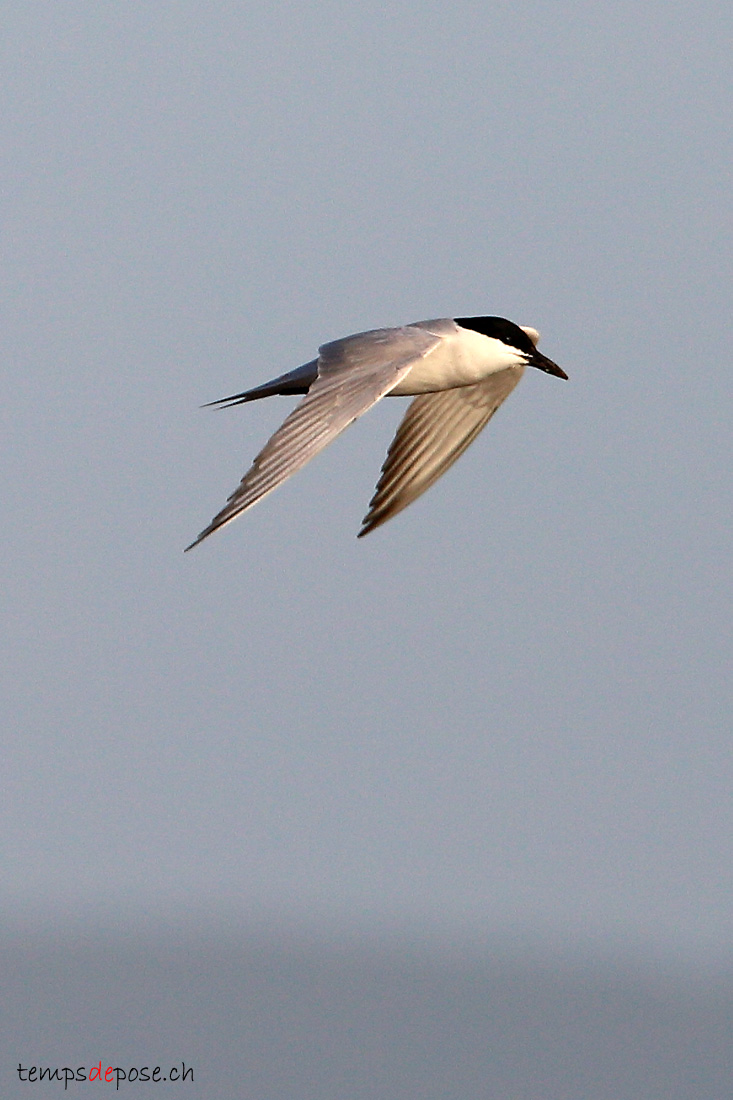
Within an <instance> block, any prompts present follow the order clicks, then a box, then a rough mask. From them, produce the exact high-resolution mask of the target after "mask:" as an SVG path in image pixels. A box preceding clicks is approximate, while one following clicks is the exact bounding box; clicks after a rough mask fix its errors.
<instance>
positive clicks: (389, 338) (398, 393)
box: [186, 317, 567, 550]
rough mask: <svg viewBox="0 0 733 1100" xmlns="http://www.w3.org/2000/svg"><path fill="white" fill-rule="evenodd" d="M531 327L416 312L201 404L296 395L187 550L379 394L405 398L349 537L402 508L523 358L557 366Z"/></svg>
mask: <svg viewBox="0 0 733 1100" xmlns="http://www.w3.org/2000/svg"><path fill="white" fill-rule="evenodd" d="M538 340H539V333H538V332H537V331H536V330H535V329H533V328H523V327H521V326H520V325H515V324H514V323H513V322H512V321H507V320H506V319H505V318H504V317H456V318H441V319H440V320H436V321H416V322H415V323H414V324H411V325H404V326H402V327H401V328H379V329H373V330H372V331H370V332H359V333H356V335H354V336H346V337H344V338H343V339H342V340H334V341H333V342H332V343H329V344H324V345H323V346H322V347H321V348H319V353H318V358H317V359H313V360H312V361H311V362H310V363H305V364H304V366H302V367H298V368H297V369H296V370H292V371H289V372H288V373H287V374H282V375H280V377H279V378H275V379H273V380H272V382H265V383H264V385H262V386H255V387H254V389H251V390H245V391H244V393H236V394H234V395H233V396H232V397H224V398H222V399H221V400H220V401H212V402H210V404H212V405H218V406H219V407H220V408H228V407H229V406H231V405H239V404H243V403H244V402H247V401H257V400H259V398H261V397H271V396H272V395H273V394H300V393H303V394H305V397H304V398H303V400H302V401H301V402H300V403H299V404H298V405H296V407H295V408H294V409H293V411H292V412H291V413H290V415H289V416H288V417H287V418H286V419H285V421H284V422H283V423H282V424H281V425H280V427H279V428H278V429H277V431H276V432H275V434H274V435H273V436H272V437H271V438H270V440H269V441H268V442H267V443H266V444H265V446H264V447H263V448H262V450H261V451H260V453H259V454H258V455H257V457H256V458H255V460H254V462H253V463H252V465H251V467H250V469H249V470H248V471H247V473H246V474H245V475H244V477H243V478H242V480H241V482H240V484H239V486H238V487H237V488H236V489H235V491H234V492H233V493H232V495H231V496H230V497H229V499H228V501H227V503H226V505H225V506H224V507H223V508H222V510H221V511H220V512H219V513H218V514H217V515H216V516H214V518H213V519H212V521H211V523H210V524H209V525H208V527H205V528H204V530H203V531H202V532H201V534H200V535H199V536H198V538H196V539H194V541H193V542H192V543H191V545H190V546H187V547H186V550H191V549H193V547H194V546H198V544H199V543H200V542H202V541H203V539H205V538H207V537H208V536H209V535H211V534H212V533H213V532H214V531H216V530H218V529H219V528H220V527H223V526H224V524H225V523H229V521H230V520H232V519H234V518H235V517H236V516H238V515H240V514H241V513H242V512H246V510H247V509H248V508H251V507H252V505H253V504H256V503H257V501H259V500H262V498H263V497H265V496H267V494H268V493H271V492H272V490H273V489H276V488H277V486H278V485H280V484H282V482H283V481H285V480H286V479H287V478H289V477H290V475H291V474H294V473H295V472H296V470H299V469H300V468H301V467H302V466H305V464H306V462H309V461H310V459H311V458H313V457H314V455H317V454H318V452H319V451H322V450H323V448H324V447H326V446H327V445H328V444H329V443H330V442H331V441H332V440H333V439H335V438H336V436H337V435H339V434H340V433H341V432H342V431H343V430H344V428H347V427H348V426H349V424H351V423H352V422H353V421H354V420H356V418H357V417H359V416H361V415H362V413H365V412H366V411H367V409H370V408H371V407H372V405H375V404H376V403H377V401H379V400H380V399H381V398H382V397H388V396H389V397H403V396H408V397H414V400H413V401H412V402H411V403H410V405H409V407H408V409H407V412H406V413H405V416H404V418H403V420H402V422H401V424H400V426H399V427H398V429H397V434H396V435H395V437H394V439H393V440H392V443H391V444H390V447H389V450H388V451H387V457H386V459H385V461H384V465H383V466H382V472H381V476H380V478H379V481H378V483H377V488H376V490H375V492H374V496H373V497H372V499H371V502H370V504H369V511H368V512H367V514H366V516H365V517H364V520H363V522H362V527H361V530H360V531H359V535H358V537H359V538H361V536H362V535H366V534H368V533H369V531H373V530H374V528H375V527H379V525H380V524H382V523H384V522H385V521H386V520H388V519H391V517H392V516H394V515H396V514H397V513H398V512H401V511H402V509H403V508H406V507H407V505H408V504H411V503H412V502H413V500H416V499H417V498H418V497H419V496H420V495H421V494H422V493H424V492H425V490H426V489H429V488H430V486H431V485H432V484H433V483H434V482H435V481H437V479H438V478H439V477H440V476H441V474H444V473H445V471H446V470H447V469H448V468H449V467H450V466H452V465H453V463H454V462H455V461H456V459H457V458H460V456H461V455H462V454H463V452H464V451H465V450H466V447H468V445H469V443H472V442H473V440H474V439H475V438H476V436H477V435H478V434H479V432H480V431H481V429H482V428H484V427H485V426H486V424H487V423H488V421H489V420H490V419H491V417H492V416H493V415H494V413H495V412H496V410H497V409H498V408H499V405H501V403H502V401H504V400H505V398H507V397H508V396H509V394H510V393H511V392H512V390H513V389H514V387H515V386H516V384H517V382H518V381H519V379H520V378H521V377H522V374H523V373H524V368H525V367H528V366H529V367H538V368H539V370H542V371H545V372H546V373H547V374H554V375H555V376H556V377H557V378H567V374H565V371H564V370H562V369H561V368H560V367H558V365H557V363H553V361H552V360H551V359H548V358H547V356H545V355H543V354H542V352H540V351H538V350H537V342H538Z"/></svg>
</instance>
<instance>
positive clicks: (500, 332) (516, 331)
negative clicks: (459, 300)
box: [453, 317, 567, 378]
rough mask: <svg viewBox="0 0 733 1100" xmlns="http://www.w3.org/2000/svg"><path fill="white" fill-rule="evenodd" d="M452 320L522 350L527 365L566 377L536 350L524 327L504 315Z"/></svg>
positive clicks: (462, 326) (561, 370) (550, 360)
mask: <svg viewBox="0 0 733 1100" xmlns="http://www.w3.org/2000/svg"><path fill="white" fill-rule="evenodd" d="M453 320H454V321H455V323H456V324H457V325H460V326H461V328H469V329H472V330H473V332H480V333H481V335H482V336H490V337H491V338H492V339H493V340H501V342H502V343H503V344H508V345H509V347H512V348H517V350H518V351H522V352H524V354H525V355H526V356H527V365H528V366H530V367H537V368H538V370H542V371H545V373H546V374H554V375H555V376H556V377H557V378H567V374H566V373H565V371H564V370H563V369H562V367H558V365H557V363H553V361H552V359H548V358H547V356H546V355H543V354H542V352H541V351H538V350H537V348H536V347H535V345H534V343H533V342H532V340H531V339H530V337H529V336H528V335H527V333H526V332H525V331H524V329H522V328H520V327H519V325H515V324H514V322H513V321H509V320H507V318H506V317H454V318H453Z"/></svg>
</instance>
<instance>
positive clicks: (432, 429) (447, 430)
mask: <svg viewBox="0 0 733 1100" xmlns="http://www.w3.org/2000/svg"><path fill="white" fill-rule="evenodd" d="M523 373H524V367H509V368H508V369H507V370H503V371H499V372H498V373H496V374H492V375H490V376H489V377H488V378H486V379H484V380H483V381H482V382H478V383H476V385H474V386H460V387H458V388H457V389H453V390H442V391H441V392H439V393H425V394H421V395H420V396H419V397H416V398H415V399H414V400H413V401H412V402H411V403H410V407H409V408H408V410H407V412H406V413H405V416H404V418H403V420H402V422H401V424H400V426H399V428H398V429H397V434H396V435H395V437H394V439H393V440H392V443H391V444H390V447H389V450H388V452H387V457H386V459H385V462H384V465H383V466H382V473H381V476H380V478H379V482H378V483H377V488H376V490H375V493H374V496H373V497H372V499H371V501H370V503H369V511H368V512H367V514H366V516H365V517H364V520H363V522H362V528H361V531H360V532H359V537H360V538H361V536H362V535H366V534H368V532H369V531H372V530H373V529H374V528H375V527H379V525H380V524H381V523H385V522H386V520H388V519H391V517H392V516H395V515H397V513H398V512H401V511H402V509H403V508H406V507H407V505H408V504H412V502H413V500H417V498H418V497H419V496H420V495H421V494H422V493H424V492H425V490H426V489H429V488H430V486H431V485H432V484H434V482H436V481H437V480H438V478H439V477H440V476H441V474H444V473H445V471H446V470H447V469H448V468H449V467H450V466H452V465H453V463H454V462H455V461H456V459H457V458H460V456H461V455H462V454H463V452H464V451H465V450H466V447H468V445H469V444H470V443H472V442H473V440H474V439H475V438H476V436H477V435H478V434H479V432H480V431H481V429H482V428H484V427H486V424H487V423H488V421H489V420H490V419H491V417H492V416H493V415H494V413H495V412H496V410H497V409H498V408H499V405H501V403H502V401H504V400H505V399H506V398H507V397H508V396H509V394H510V393H511V392H512V390H513V389H514V387H515V386H516V384H517V382H518V381H519V379H520V378H521V377H522V374H523Z"/></svg>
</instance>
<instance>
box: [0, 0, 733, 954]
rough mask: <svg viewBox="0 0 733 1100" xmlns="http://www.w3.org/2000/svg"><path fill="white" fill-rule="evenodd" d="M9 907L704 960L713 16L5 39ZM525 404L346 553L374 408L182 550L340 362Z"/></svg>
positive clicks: (726, 432) (726, 897)
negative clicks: (473, 356)
mask: <svg viewBox="0 0 733 1100" xmlns="http://www.w3.org/2000/svg"><path fill="white" fill-rule="evenodd" d="M4 25H5V29H4V35H3V38H4V43H3V46H2V50H3V57H2V72H3V82H4V86H5V107H4V109H3V112H2V123H1V125H2V131H3V139H2V141H3V148H4V152H5V171H4V178H5V183H4V187H3V200H2V201H3V210H4V213H3V216H2V226H3V255H4V263H3V279H4V287H3V292H2V299H3V312H4V322H3V330H4V341H5V362H6V364H7V367H6V378H7V389H6V396H5V399H4V401H3V403H2V420H3V437H4V439H5V448H4V468H5V476H4V487H5V490H4V497H5V508H4V511H5V522H4V524H3V531H4V535H3V544H4V573H5V584H4V586H3V597H2V601H3V621H4V622H5V624H6V628H5V630H4V631H3V638H2V647H3V654H2V665H3V670H4V671H3V680H4V683H3V686H2V694H3V699H4V703H3V711H4V713H5V722H4V723H3V725H4V728H5V732H4V734H3V740H4V745H3V761H4V764H3V770H4V776H5V784H4V786H5V794H4V797H3V799H2V815H3V819H4V820H3V834H4V836H5V840H6V845H5V851H6V855H5V858H4V864H5V868H4V876H3V877H4V880H5V886H4V891H5V894H6V898H7V899H8V902H9V904H10V907H11V910H12V912H14V913H15V914H16V915H20V916H23V915H24V914H25V915H26V916H27V915H29V914H34V915H36V916H39V915H40V916H41V917H42V918H43V919H47V920H52V921H55V920H58V919H59V918H60V917H61V916H63V915H65V916H73V917H75V918H77V919H84V920H87V919H88V920H95V919H98V917H99V914H100V913H107V914H110V913H114V914H126V915H127V916H129V917H130V918H131V919H133V920H134V919H136V917H137V915H141V914H149V913H150V912H158V913H161V914H163V915H165V914H169V913H173V912H176V913H181V912H186V913H188V912H190V913H200V912H207V913H214V914H216V913H222V914H227V915H229V916H231V914H235V915H238V916H243V917H244V918H246V919H250V918H251V919H253V920H262V919H278V920H284V921H287V922H290V923H292V924H295V925H297V924H298V923H300V924H302V925H303V926H312V925H316V926H318V925H321V926H323V925H324V924H328V925H333V926H334V927H338V926H341V927H347V926H348V927H356V928H359V927H365V926H370V927H377V926H380V927H385V928H391V927H399V928H402V929H405V928H407V929H410V928H412V929H414V930H415V933H416V934H420V933H421V932H422V931H424V930H426V929H433V930H435V929H438V930H441V929H442V930H444V931H447V932H448V933H451V931H455V930H457V929H461V930H463V931H466V932H479V933H481V934H484V933H486V932H489V933H492V934H494V933H495V934H496V935H507V936H516V935H519V936H523V935H528V936H530V937H537V938H539V939H543V938H552V937H566V938H570V939H573V938H577V939H578V940H579V941H580V940H584V941H585V940H589V941H593V942H597V943H600V944H607V945H609V944H610V945H623V944H632V943H633V944H637V945H638V944H642V945H648V947H649V949H650V950H658V951H675V952H682V954H683V955H684V954H685V953H688V954H690V955H692V954H695V953H697V954H699V953H708V954H711V955H713V956H715V955H720V954H722V953H724V952H728V950H729V946H730V943H731V941H732V938H733V881H732V871H733V860H731V835H732V833H733V799H732V798H731V787H732V785H733V762H732V760H731V748H730V726H731V722H730V715H731V690H730V680H731V677H730V659H731V635H730V623H731V607H730V572H731V568H730V566H731V543H730V514H731V503H732V501H731V477H730V470H731V445H730V423H731V411H732V410H731V367H730V337H731V331H730V330H731V325H730V312H731V311H730V303H731V280H730V256H731V229H732V228H733V224H732V216H731V204H730V180H731V174H730V173H731V136H730V132H731V127H730V120H731V101H730V48H731V34H730V32H731V29H733V13H731V10H730V9H729V8H728V7H727V6H726V5H723V4H719V3H715V4H713V3H705V2H700V0H695V3H694V4H693V3H692V2H691V0H683V2H680V3H669V0H665V2H664V3H662V2H649V3H646V4H644V5H639V4H635V3H623V2H622V3H617V4H614V5H612V6H610V7H609V6H607V5H605V4H600V3H564V2H558V0H553V2H552V3H549V2H547V3H539V2H538V3H519V4H517V3H516V2H512V3H511V4H510V3H497V4H492V5H490V6H487V5H485V4H483V3H478V2H476V3H469V2H461V0H458V2H457V3H454V4H452V5H450V6H446V5H444V4H418V3H415V2H414V0H413V2H404V3H394V4H389V5H379V6H375V5H374V4H365V3H361V2H358V0H357V2H356V3H351V4H349V5H343V4H342V3H335V2H333V0H325V2H321V3H319V4H318V5H312V4H302V3H297V4H296V3H291V4H285V3H279V2H277V0H276V2H274V3H269V4H266V5H265V4H263V5H232V4H225V3H220V2H218V0H213V2H211V0H209V2H208V3H206V4H203V3H200V2H199V3H197V2H193V0H191V2H181V3H176V4H170V3H166V4H151V3H141V2H136V3H126V4H116V3H100V2H99V0H95V2H94V3H88V2H86V3H75V2H70V3H64V4H49V3H43V2H38V3H34V2H28V3H24V4H20V5H14V6H11V8H10V9H9V10H8V11H7V12H6V13H5V16H4ZM474 313H475V314H478V313H489V314H492V313H497V314H501V315H504V316H508V317H511V318H512V319H514V320H516V321H517V322H519V323H521V324H527V325H534V326H536V327H537V328H539V329H540V330H541V331H542V344H541V346H542V349H543V350H544V351H545V352H546V353H547V354H548V355H550V356H551V357H552V358H553V359H555V360H556V361H557V362H559V363H560V364H561V365H562V366H563V367H564V368H565V369H566V370H567V372H568V374H569V375H570V381H569V382H567V383H564V382H560V381H558V380H556V379H553V378H549V377H547V376H544V375H541V374H540V373H539V372H530V374H531V376H527V377H525V379H524V380H523V382H522V384H521V386H520V387H519V389H518V390H517V392H516V393H515V394H514V395H513V396H512V397H511V399H510V400H509V402H508V403H507V405H506V407H505V408H503V409H502V410H501V412H500V413H499V414H498V415H497V417H496V419H495V420H494V421H493V422H492V424H491V425H490V427H489V428H488V429H487V431H486V432H485V433H484V434H483V435H482V436H481V438H480V440H479V441H478V442H477V443H476V444H475V445H474V446H473V447H472V448H471V450H470V451H469V452H468V453H467V454H466V456H465V457H464V458H463V459H462V460H461V461H460V463H459V464H458V465H457V466H456V467H455V468H454V469H453V470H452V471H451V472H450V473H449V474H448V475H447V476H446V477H445V478H444V479H443V480H442V481H441V482H440V483H439V484H438V485H437V486H436V487H435V488H434V489H432V490H431V491H430V493H429V494H428V495H426V496H425V497H424V498H423V499H422V500H421V501H420V502H419V503H418V504H416V505H415V506H414V507H412V508H410V509H409V511H407V512H406V513H404V514H403V515H401V516H399V517H398V518H397V519H396V520H395V521H394V522H392V523H390V524H389V525H388V526H387V527H385V528H384V529H381V530H379V531H378V532H376V533H375V534H374V535H371V536H370V537H369V538H367V539H365V540H362V541H360V542H357V541H356V540H355V537H354V536H355V534H356V531H357V530H358V525H359V520H360V519H361V516H362V515H363V514H364V512H365V510H366V505H367V503H368V500H369V497H370V495H371V492H372V489H373V486H374V484H375V482H376V479H377V475H378V472H379V467H380V464H381V461H382V458H383V455H384V451H385V449H386V446H387V443H388V442H389V439H390V438H391V432H392V430H393V427H394V425H395V424H396V422H397V420H398V419H399V416H400V415H401V412H402V411H403V408H404V403H403V402H398V401H397V400H394V401H386V402H383V403H382V405H381V406H379V407H378V408H377V409H375V410H373V411H372V412H371V413H370V414H369V415H368V416H366V417H365V418H364V419H363V420H362V421H361V422H359V424H357V425H355V426H354V427H353V428H352V429H350V430H349V432H347V433H346V434H345V435H344V436H343V437H342V438H341V439H340V440H338V441H337V443H336V444H334V446H333V447H332V448H330V449H329V450H328V451H327V452H325V453H324V454H323V455H321V456H320V457H319V458H318V459H317V460H316V461H315V462H313V463H312V465H311V466H309V467H308V469H307V470H305V471H304V472H303V473H302V474H300V475H298V476H297V477H296V478H294V479H293V480H292V481H291V482H289V483H288V484H287V485H286V486H285V487H284V488H283V489H281V490H279V491H278V492H277V493H276V494H274V495H273V496H272V497H270V498H268V500H267V501H266V502H265V503H263V504H262V505H261V506H260V507H258V508H257V509H255V510H254V511H253V512H252V513H250V514H248V515H247V516H246V517H244V518H243V519H241V520H239V521H237V522H236V523H235V524H232V525H231V526H230V527H228V528H227V529H226V530H225V531H224V532H222V533H220V534H219V535H217V536H215V537H213V538H212V539H210V540H208V541H207V542H206V543H205V544H204V545H202V546H200V547H199V548H198V549H197V550H196V551H195V552H194V553H192V554H188V555H186V556H184V555H183V554H182V552H181V551H182V548H183V547H184V546H185V545H186V544H187V543H188V542H190V541H191V539H192V538H193V537H194V536H195V535H196V534H197V532H198V531H199V530H200V529H201V528H202V527H203V526H204V525H205V523H206V522H208V520H209V519H210V518H211V516H212V515H213V514H214V512H216V511H217V510H218V509H219V508H220V507H221V506H222V504H223V503H224V501H225V499H226V497H227V495H228V494H229V493H230V492H231V491H232V490H233V489H234V487H235V486H236V484H237V483H238V481H239V478H240V477H241V475H242V474H243V472H244V470H245V469H246V467H247V465H248V464H249V461H250V460H251V458H252V457H253V455H254V454H255V453H256V451H257V450H258V449H259V447H260V446H261V444H262V443H263V442H264V441H265V439H266V438H267V436H268V434H269V433H270V431H271V430H272V429H273V428H274V427H275V426H276V424H277V423H278V422H279V421H280V420H281V419H282V418H283V417H284V415H285V414H286V412H287V411H288V410H289V408H290V407H291V404H292V403H291V402H289V401H288V400H286V399H273V400H272V401H271V402H269V403H263V404H260V405H257V406H252V407H248V408H241V409H235V410H232V411H227V412H220V413H217V412H214V411H212V410H200V409H199V408H198V406H199V405H200V404H201V403H202V402H205V401H209V400H212V399H214V398H217V397H221V396H223V395H225V394H228V393H232V392H235V391H236V390H239V389H243V388H245V387H246V386H249V385H253V384H256V383H258V382H261V381H264V380H266V379H267V378H269V377H272V376H273V375H275V374H279V373H281V372H283V371H285V370H288V369H290V368H292V367H295V366H297V365H299V364H300V363H302V362H304V361H306V360H307V359H309V358H311V357H312V356H313V354H314V352H315V349H316V347H317V345H318V344H319V343H322V342H323V341H324V340H328V339H331V338H335V337H337V336H340V335H344V334H346V333H349V332H353V331H357V330H360V329H364V328H370V327H376V326H381V325H390V324H399V323H403V322H407V321H411V320H417V319H420V318H425V317H434V316H445V315H453V314H458V315H461V314H462V315H469V314H474Z"/></svg>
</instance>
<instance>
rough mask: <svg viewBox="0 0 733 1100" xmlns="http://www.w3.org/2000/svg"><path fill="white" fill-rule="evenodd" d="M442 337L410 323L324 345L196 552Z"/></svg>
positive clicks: (394, 382) (362, 410) (371, 402)
mask: <svg viewBox="0 0 733 1100" xmlns="http://www.w3.org/2000/svg"><path fill="white" fill-rule="evenodd" d="M439 343H440V337H439V336H435V335H432V334H430V333H424V332H422V331H420V330H418V329H415V328H412V327H410V326H408V327H406V328H401V329H376V330H375V331H373V332H364V333H360V334H359V335H357V336H348V337H346V339H344V340H336V341H334V342H333V343H331V344H324V345H323V347H322V348H320V349H319V350H320V357H319V360H318V377H317V378H316V380H315V381H314V382H313V384H312V385H311V387H310V390H309V391H308V393H307V395H306V396H305V397H304V398H303V400H302V401H301V402H300V403H299V404H298V405H296V407H295V408H294V409H293V411H292V412H291V413H290V416H288V417H287V419H286V420H285V421H284V422H283V423H282V424H281V426H280V427H279V428H278V429H277V431H276V432H275V434H274V435H273V436H272V438H271V439H270V440H269V442H268V443H266V444H265V446H264V447H263V449H262V450H261V451H260V453H259V454H258V455H257V457H256V458H255V460H254V462H253V463H252V466H251V467H250V469H249V471H248V472H247V473H246V474H245V476H244V477H243V478H242V481H241V483H240V485H239V487H238V488H237V489H236V490H235V491H234V492H233V493H232V495H231V496H230V497H229V500H228V502H227V504H226V505H225V507H224V508H222V510H221V512H219V513H218V515H216V516H214V518H213V520H212V521H211V523H210V524H209V526H208V527H206V528H204V530H203V531H202V532H201V534H200V535H199V536H198V538H197V539H195V540H194V542H192V543H191V545H190V546H187V547H186V549H187V550H191V549H192V548H193V547H194V546H196V545H198V543H200V542H201V541H202V539H205V538H206V537H207V535H210V534H211V533H212V531H216V530H217V528H219V527H222V526H223V525H224V524H225V523H228V522H229V520H231V519H234V517H235V516H238V515H239V514H240V513H241V512H244V511H245V510H246V509H247V508H251V507H252V505H253V504H256V503H257V501H258V500H262V498H263V497H264V496H266V495H267V494H268V493H271V492H272V490H273V489H276V488H277V486H278V485H280V484H281V483H282V482H283V481H285V479H286V478H288V477H290V475H291V474H294V473H295V472H296V470H299V469H300V468H301V466H305V464H306V462H308V461H309V460H310V459H311V458H313V457H314V455H317V454H318V452H319V451H322V450H323V448H324V447H325V446H327V445H328V444H329V443H330V442H331V441H332V440H333V439H335V438H336V436H337V435H339V434H340V433H341V432H342V431H343V430H344V428H347V427H348V426H349V424H351V423H352V421H354V420H356V418H357V417H358V416H361V415H362V413H365V412H366V411H367V409H370V408H371V407H372V405H374V404H375V403H376V402H377V401H379V399H380V398H381V397H384V396H385V394H387V393H389V391H390V390H391V389H393V388H394V386H396V385H397V383H398V382H399V381H400V379H401V378H403V377H404V375H405V374H407V372H408V371H409V370H410V367H411V366H412V365H413V363H414V362H415V361H416V360H417V359H419V358H422V357H423V356H425V355H428V354H429V353H430V352H431V351H432V350H433V349H434V348H435V347H437V345H438V344H439Z"/></svg>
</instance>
